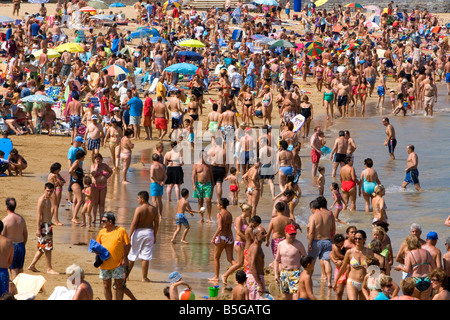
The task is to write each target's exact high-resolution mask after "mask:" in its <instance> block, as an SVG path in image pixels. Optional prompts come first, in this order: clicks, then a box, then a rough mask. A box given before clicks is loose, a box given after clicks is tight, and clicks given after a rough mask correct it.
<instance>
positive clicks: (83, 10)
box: [79, 6, 97, 13]
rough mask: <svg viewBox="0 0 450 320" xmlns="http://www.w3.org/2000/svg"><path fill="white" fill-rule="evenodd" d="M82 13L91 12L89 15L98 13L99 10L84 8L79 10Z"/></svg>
mask: <svg viewBox="0 0 450 320" xmlns="http://www.w3.org/2000/svg"><path fill="white" fill-rule="evenodd" d="M79 11H80V12H89V13H97V9H95V8H93V7H89V6H87V7H83V8H81V9H80V10H79Z"/></svg>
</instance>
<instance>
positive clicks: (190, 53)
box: [177, 51, 203, 61]
mask: <svg viewBox="0 0 450 320" xmlns="http://www.w3.org/2000/svg"><path fill="white" fill-rule="evenodd" d="M177 54H178V56H185V57H186V59H187V60H192V61H198V60H203V56H202V55H201V54H200V53H197V52H194V51H179V52H177Z"/></svg>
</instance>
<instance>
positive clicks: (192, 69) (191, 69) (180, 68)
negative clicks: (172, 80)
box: [164, 62, 198, 75]
mask: <svg viewBox="0 0 450 320" xmlns="http://www.w3.org/2000/svg"><path fill="white" fill-rule="evenodd" d="M197 69H198V67H197V66H194V65H193V64H190V63H184V62H183V63H176V64H173V65H171V66H169V67H167V68H165V69H164V71H167V72H175V73H181V74H189V75H194V74H195V73H196V72H197Z"/></svg>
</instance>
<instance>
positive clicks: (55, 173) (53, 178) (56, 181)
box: [47, 162, 66, 226]
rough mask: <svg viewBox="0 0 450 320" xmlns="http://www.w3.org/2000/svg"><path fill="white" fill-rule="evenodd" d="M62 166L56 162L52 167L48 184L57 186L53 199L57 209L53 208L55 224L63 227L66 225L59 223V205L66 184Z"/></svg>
mask: <svg viewBox="0 0 450 320" xmlns="http://www.w3.org/2000/svg"><path fill="white" fill-rule="evenodd" d="M61 167H62V166H61V164H60V163H59V162H56V163H54V164H52V165H51V166H50V174H49V175H48V178H47V180H48V182H50V183H53V185H54V186H55V192H54V193H53V195H52V197H53V199H54V201H55V207H54V208H53V216H54V217H55V222H54V223H53V224H55V225H57V226H63V225H64V223H62V222H61V221H59V218H58V211H59V205H60V203H61V197H62V187H63V186H64V184H65V183H66V180H64V178H63V177H62V176H61V174H60V172H61Z"/></svg>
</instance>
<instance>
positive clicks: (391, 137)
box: [381, 117, 397, 160]
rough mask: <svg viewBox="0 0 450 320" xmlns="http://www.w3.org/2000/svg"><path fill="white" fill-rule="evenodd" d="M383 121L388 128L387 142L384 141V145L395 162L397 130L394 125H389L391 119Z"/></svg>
mask: <svg viewBox="0 0 450 320" xmlns="http://www.w3.org/2000/svg"><path fill="white" fill-rule="evenodd" d="M381 121H382V123H383V125H384V126H385V127H386V140H385V141H384V145H385V146H387V147H388V151H389V155H390V156H391V159H392V160H395V156H394V150H395V146H396V145H397V139H396V138H395V129H394V127H393V126H392V124H390V123H389V118H386V117H384V118H383V119H382V120H381Z"/></svg>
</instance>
